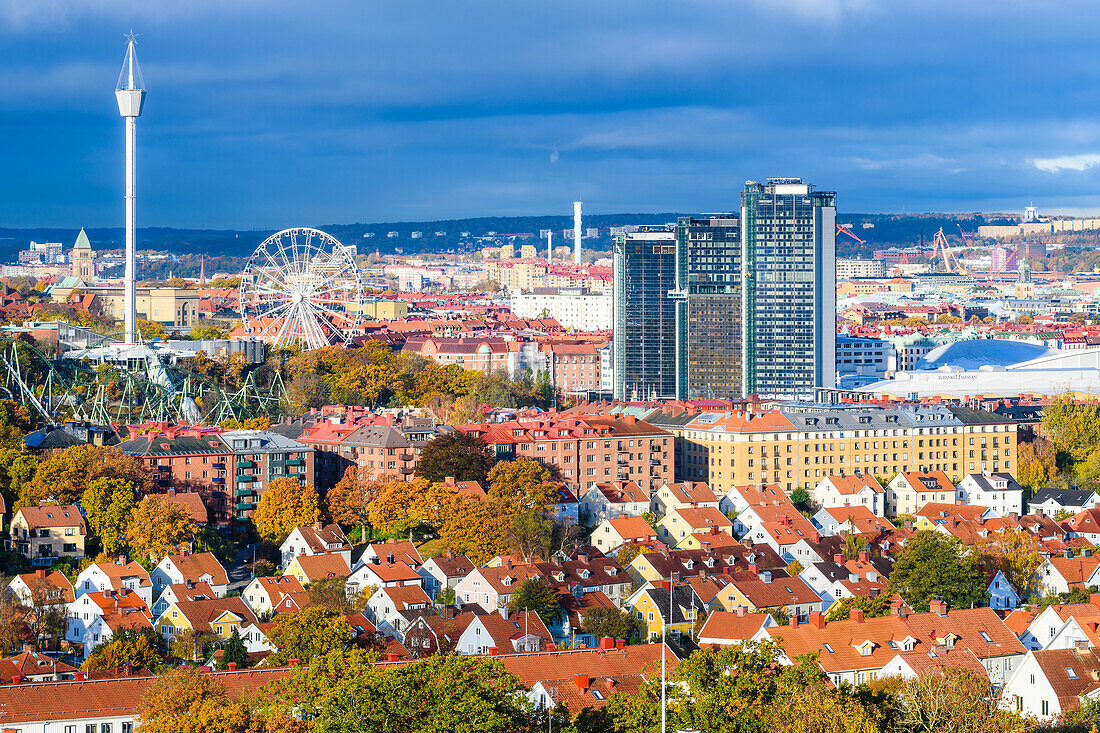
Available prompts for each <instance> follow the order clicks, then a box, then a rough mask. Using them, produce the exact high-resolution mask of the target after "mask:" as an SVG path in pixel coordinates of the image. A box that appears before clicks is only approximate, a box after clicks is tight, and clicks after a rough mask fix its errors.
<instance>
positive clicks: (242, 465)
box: [234, 461, 256, 468]
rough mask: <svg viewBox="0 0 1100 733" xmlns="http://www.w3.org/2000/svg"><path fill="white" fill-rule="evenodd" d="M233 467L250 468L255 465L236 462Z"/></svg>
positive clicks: (246, 462) (248, 462) (249, 462)
mask: <svg viewBox="0 0 1100 733" xmlns="http://www.w3.org/2000/svg"><path fill="white" fill-rule="evenodd" d="M234 465H235V466H236V467H237V468H252V467H253V466H255V465H256V464H255V463H254V462H252V461H237V462H236V463H235V464H234Z"/></svg>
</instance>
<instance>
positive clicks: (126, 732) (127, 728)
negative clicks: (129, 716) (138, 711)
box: [122, 723, 134, 733]
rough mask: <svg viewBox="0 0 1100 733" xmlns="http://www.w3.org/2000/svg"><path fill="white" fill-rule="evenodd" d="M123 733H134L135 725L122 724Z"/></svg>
mask: <svg viewBox="0 0 1100 733" xmlns="http://www.w3.org/2000/svg"><path fill="white" fill-rule="evenodd" d="M122 733H134V724H133V723H123V724H122Z"/></svg>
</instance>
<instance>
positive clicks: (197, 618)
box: [162, 596, 256, 633]
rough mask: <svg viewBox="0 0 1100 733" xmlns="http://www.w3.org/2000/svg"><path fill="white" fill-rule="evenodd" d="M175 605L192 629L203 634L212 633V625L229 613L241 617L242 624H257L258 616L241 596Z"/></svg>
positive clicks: (180, 602)
mask: <svg viewBox="0 0 1100 733" xmlns="http://www.w3.org/2000/svg"><path fill="white" fill-rule="evenodd" d="M173 605H175V607H176V608H177V609H179V612H180V613H181V614H183V616H184V618H186V619H187V621H188V623H190V624H191V628H193V629H194V630H195V631H198V632H202V633H210V632H212V631H213V629H212V628H211V627H210V624H211V623H212V622H213V621H216V620H217V619H218V618H219V617H221V616H222V615H224V614H225V613H227V612H228V613H233V614H235V615H237V616H239V617H240V618H241V622H242V623H253V624H254V623H256V615H255V614H254V613H252V611H251V609H249V607H248V606H247V605H245V602H244V599H243V598H241V597H240V596H229V597H226V598H210V599H205V600H199V601H176V603H175V604H173ZM165 613H168V611H165ZM162 616H163V614H162Z"/></svg>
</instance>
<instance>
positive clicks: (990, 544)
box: [977, 529, 1043, 600]
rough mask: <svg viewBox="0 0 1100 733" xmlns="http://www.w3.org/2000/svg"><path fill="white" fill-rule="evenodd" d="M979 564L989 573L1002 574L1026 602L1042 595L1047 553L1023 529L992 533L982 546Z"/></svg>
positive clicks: (979, 546) (1032, 536)
mask: <svg viewBox="0 0 1100 733" xmlns="http://www.w3.org/2000/svg"><path fill="white" fill-rule="evenodd" d="M977 549H978V552H979V561H980V563H981V565H982V568H983V569H985V570H992V571H996V570H1000V571H1002V572H1003V573H1004V574H1005V578H1006V579H1007V580H1008V582H1009V583H1010V584H1011V585H1012V587H1013V588H1015V589H1016V591H1017V592H1018V593H1019V594H1020V600H1026V599H1028V598H1031V597H1032V596H1033V595H1036V594H1037V593H1038V583H1039V577H1038V572H1039V566H1040V565H1042V564H1043V556H1042V555H1041V554H1040V551H1041V550H1042V549H1043V547H1042V545H1041V544H1040V543H1039V540H1038V539H1036V538H1035V536H1034V535H1032V534H1031V533H1030V532H1025V531H1022V530H1019V529H1016V530H1005V531H1004V532H997V533H992V534H990V535H989V536H988V537H986V538H985V540H984V541H983V542H981V543H980V544H979V545H978V548H977Z"/></svg>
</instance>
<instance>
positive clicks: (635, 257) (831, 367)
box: [614, 178, 836, 399]
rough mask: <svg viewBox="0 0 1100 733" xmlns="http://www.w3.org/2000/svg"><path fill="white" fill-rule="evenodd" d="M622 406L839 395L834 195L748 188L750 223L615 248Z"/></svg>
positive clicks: (704, 226) (715, 224)
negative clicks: (834, 391)
mask: <svg viewBox="0 0 1100 733" xmlns="http://www.w3.org/2000/svg"><path fill="white" fill-rule="evenodd" d="M614 281H615V290H614V295H615V337H614V359H615V382H614V393H615V397H616V398H618V399H632V398H637V399H647V398H651V397H658V398H667V397H676V398H678V399H701V398H738V397H745V396H748V395H759V396H761V397H766V398H779V399H796V398H797V399H812V398H813V397H814V389H815V388H816V387H828V388H831V387H835V386H836V194H834V193H826V192H816V191H814V189H813V186H810V185H809V184H806V183H803V182H802V181H801V180H800V179H787V178H775V179H769V180H768V182H767V183H764V184H761V183H754V182H751V181H750V182H748V183H746V184H745V190H744V192H743V193H742V194H741V212H740V217H738V216H736V215H734V214H703V215H700V216H694V217H681V218H680V219H679V220H678V221H677V223H676V225H675V227H672V226H667V227H640V228H639V230H638V231H637V232H633V233H629V234H620V235H617V236H616V238H615V270H614Z"/></svg>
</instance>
